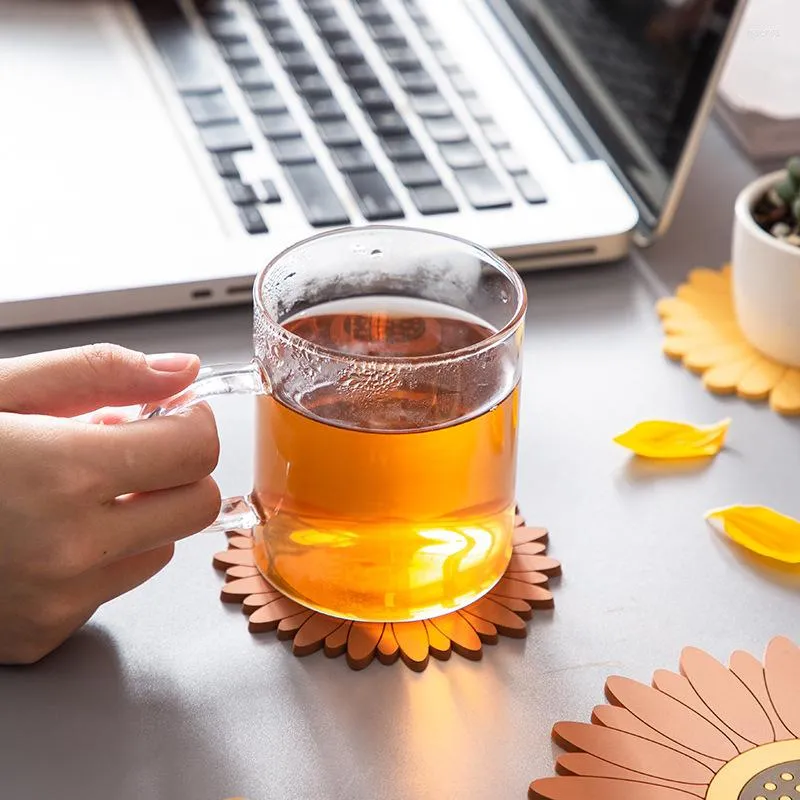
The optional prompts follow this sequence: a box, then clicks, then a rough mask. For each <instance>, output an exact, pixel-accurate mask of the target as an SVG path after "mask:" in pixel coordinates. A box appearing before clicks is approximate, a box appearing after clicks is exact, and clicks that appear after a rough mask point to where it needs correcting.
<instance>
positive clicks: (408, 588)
mask: <svg viewBox="0 0 800 800" xmlns="http://www.w3.org/2000/svg"><path fill="white" fill-rule="evenodd" d="M512 519H513V517H512ZM511 522H512V520H511V519H509V521H508V524H507V525H506V524H504V525H503V526H502V527H503V530H502V533H501V532H500V531H498V530H497V529H496V528H495V529H494V530H493V531H491V532H490V531H487V530H482V531H476V530H475V529H470V531H469V536H465V534H464V532H463V531H462V530H448V529H446V528H436V529H431V530H428V531H426V533H427V534H428V536H430V535H431V534H432V531H434V530H435V532H436V536H437V537H438V538H437V539H436V540H433V541H432V540H431V539H430V538H426V539H425V540H423V541H422V542H420V543H419V546H418V549H417V551H416V552H415V553H414V554H413V557H412V558H408V553H403V554H400V555H402V556H403V557H402V558H397V557H395V559H392V558H391V551H390V549H389V548H386V549H385V551H384V553H383V555H384V556H385V558H383V559H380V558H379V559H376V558H369V556H368V555H367V554H366V553H364V552H360V553H359V552H348V548H325V547H316V548H315V547H305V548H304V549H303V550H302V551H301V552H297V553H291V552H285V551H284V552H280V551H279V552H275V551H274V550H273V551H272V552H271V551H270V549H269V547H268V546H267V544H266V542H268V541H269V534H268V533H266V532H264V531H263V529H262V530H259V529H256V530H255V531H254V539H255V545H254V556H255V561H256V566H257V567H258V569H259V572H260V573H261V575H262V576H263V577H264V579H265V580H266V581H267V582H269V583H270V584H271V585H272V586H274V587H275V588H276V589H277V590H278V591H280V592H281V593H282V594H284V595H286V596H287V597H289V598H290V599H292V600H294V601H296V602H297V603H299V604H300V605H302V606H305V607H306V608H309V609H312V610H314V611H318V612H320V613H323V614H327V615H329V616H332V617H337V618H339V619H345V620H353V621H357V622H378V623H385V622H411V621H415V620H424V619H431V618H434V617H439V616H443V615H445V614H449V613H452V612H454V611H458V610H460V609H462V608H465V607H466V606H468V605H470V604H471V603H474V602H476V601H477V600H479V599H480V598H481V597H483V596H484V595H485V594H487V592H489V591H491V590H492V589H493V588H494V587H495V586H496V585H497V583H498V581H499V580H500V579H501V578H502V577H503V575H504V574H505V572H506V569H507V568H508V564H509V561H510V559H511V538H512V537H511V532H512V528H511ZM506 529H507V530H506ZM396 555H397V554H396ZM393 561H394V563H392V562H393Z"/></svg>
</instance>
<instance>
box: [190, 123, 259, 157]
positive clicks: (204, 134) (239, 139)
mask: <svg viewBox="0 0 800 800" xmlns="http://www.w3.org/2000/svg"><path fill="white" fill-rule="evenodd" d="M197 131H198V133H199V134H200V138H201V139H202V140H203V144H204V145H205V148H206V150H208V151H209V153H231V152H233V151H235V150H251V149H252V147H253V145H252V143H251V142H250V137H249V136H248V135H247V132H246V131H245V129H244V128H243V127H242V126H241V125H240V124H239V123H238V122H226V123H223V124H221V125H209V126H207V127H205V128H198V129H197Z"/></svg>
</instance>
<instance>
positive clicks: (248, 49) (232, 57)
mask: <svg viewBox="0 0 800 800" xmlns="http://www.w3.org/2000/svg"><path fill="white" fill-rule="evenodd" d="M219 48H220V50H221V51H222V57H223V58H224V59H225V60H226V61H228V62H230V63H231V64H257V63H258V62H259V58H258V53H257V52H256V50H255V48H254V47H253V45H251V44H250V42H222V43H221V44H220V46H219Z"/></svg>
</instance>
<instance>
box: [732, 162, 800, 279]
mask: <svg viewBox="0 0 800 800" xmlns="http://www.w3.org/2000/svg"><path fill="white" fill-rule="evenodd" d="M785 175H786V170H785V169H779V170H776V171H775V172H770V173H767V174H766V175H762V176H761V177H759V178H756V179H755V180H753V181H750V183H748V184H747V186H745V187H744V188H743V189H742V190H741V191H740V192H739V194H738V196H737V198H736V202H735V203H734V211H735V216H736V221H737V222H738V224H739V225H741V226H742V228H743V229H744V230H746V231H747V233H748V234H750V235H751V236H754V237H755V238H756V239H757V240H758V241H760V242H761V243H762V244H765V245H771V246H772V247H774V248H775V249H776V250H778V251H779V252H782V253H786V254H787V255H790V256H793V257H794V258H795V259H797V263H798V264H800V248H798V247H795V246H794V245H791V244H786V242H782V241H781V240H780V239H778V238H776V237H775V236H773V235H772V234H771V233H768V232H767V231H765V230H764V229H763V228H762V227H761V226H760V225H759V224H758V223H757V222H756V221H755V218H754V217H753V205H754V203H755V201H756V199H757V198H758V196H759V195H760V194H762V193H763V192H765V191H767V189H768V188H769V187H772V186H775V185H776V184H777V183H778V182H779V181H780V180H781V178H783V177H785ZM733 266H734V269H735V268H736V264H735V263H734V265H733Z"/></svg>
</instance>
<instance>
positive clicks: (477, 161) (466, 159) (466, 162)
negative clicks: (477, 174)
mask: <svg viewBox="0 0 800 800" xmlns="http://www.w3.org/2000/svg"><path fill="white" fill-rule="evenodd" d="M439 150H440V151H441V153H442V158H444V161H445V164H447V166H448V167H450V169H465V168H467V167H482V166H483V165H484V164H485V163H486V162H485V161H484V160H483V156H482V155H481V151H480V150H478V148H477V147H475V145H474V144H473V143H472V142H461V143H460V144H443V145H442V146H441V147H440V148H439Z"/></svg>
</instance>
